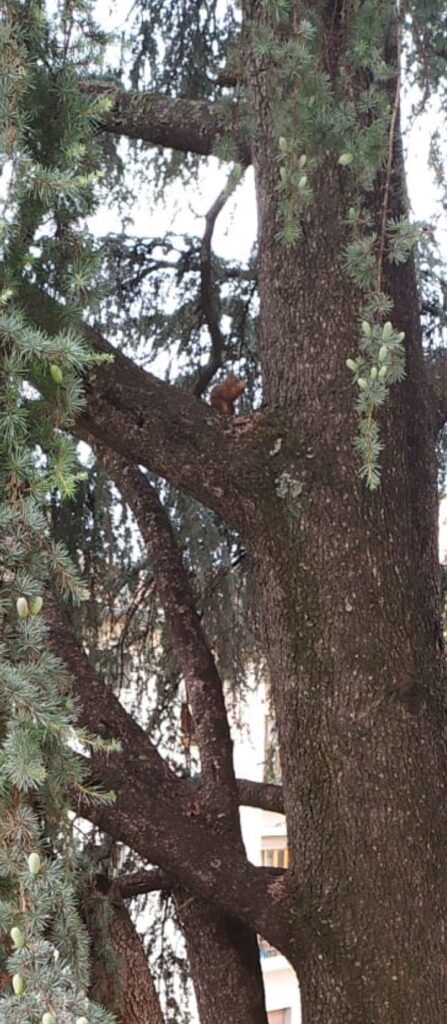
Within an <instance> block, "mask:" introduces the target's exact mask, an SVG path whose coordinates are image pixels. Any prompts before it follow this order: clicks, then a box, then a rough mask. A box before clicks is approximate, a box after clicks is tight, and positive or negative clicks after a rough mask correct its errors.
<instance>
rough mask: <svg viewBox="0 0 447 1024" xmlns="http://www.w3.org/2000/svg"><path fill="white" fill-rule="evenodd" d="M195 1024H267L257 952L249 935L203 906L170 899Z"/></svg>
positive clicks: (184, 898) (178, 897) (193, 900)
mask: <svg viewBox="0 0 447 1024" xmlns="http://www.w3.org/2000/svg"><path fill="white" fill-rule="evenodd" d="M176 906H177V914H178V917H179V921H180V924H181V928H182V931H183V934H184V936H185V940H186V947H187V951H188V959H189V964H190V967H191V975H192V980H193V984H194V991H195V994H196V999H197V1006H198V1010H199V1017H200V1024H230V1022H231V1024H237V1022H238V1021H243V1022H244V1024H267V1015H266V1010H265V1003H264V988H263V981H262V972H261V967H260V960H259V949H258V943H257V941H256V936H255V934H254V932H253V931H252V929H249V928H246V927H245V926H244V925H243V924H241V923H240V922H239V921H236V920H232V919H230V918H228V917H224V916H223V915H219V914H217V913H216V912H215V910H214V909H213V908H212V907H211V906H209V904H207V903H206V902H205V901H204V900H197V899H196V898H195V897H191V896H189V895H188V894H185V893H182V894H180V893H177V895H176Z"/></svg>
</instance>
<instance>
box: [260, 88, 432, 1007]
mask: <svg viewBox="0 0 447 1024" xmlns="http://www.w3.org/2000/svg"><path fill="white" fill-rule="evenodd" d="M261 93H262V88H260V89H259V94H258V99H259V95H260V94H261ZM258 107H259V124H260V129H259V132H258V136H257V149H256V159H255V163H256V179H257V194H258V210H259V222H260V223H259V230H260V236H259V242H260V254H259V284H260V295H261V318H260V319H261V339H260V340H261V359H262V371H263V379H264V381H265V389H266V399H267V403H268V409H267V416H269V415H270V416H271V422H272V425H273V424H274V423H275V422H276V423H278V424H280V429H279V430H278V436H280V437H281V442H282V447H281V453H282V454H281V457H282V458H283V462H282V472H283V475H282V484H283V489H282V496H281V494H280V493H279V491H280V488H279V486H278V485H279V484H280V483H281V477H280V478H279V479H278V478H277V481H276V496H275V497H273V495H271V496H270V497H269V496H268V495H266V496H265V499H264V502H263V503H260V504H259V512H258V516H257V521H256V523H255V524H254V526H255V528H254V529H253V533H252V537H251V546H252V550H253V549H254V550H255V553H256V562H257V568H258V578H259V583H260V593H261V605H262V614H263V622H264V632H265V641H266V651H267V657H268V666H269V673H270V678H271V681H272V686H273V693H274V701H275V707H276V713H277V718H278V727H279V736H280V749H281V762H282V771H283V779H284V801H285V808H286V814H287V822H288V833H289V843H290V852H291V859H292V866H291V872H290V878H289V880H288V886H289V891H290V893H293V892H294V891H295V890H296V893H297V900H298V899H299V898H300V897H299V896H298V892H301V890H302V889H303V888H304V890H305V891H306V892H307V894H308V896H309V900H310V907H311V919H312V922H313V923H312V925H311V926H310V927H309V944H308V951H307V956H306V957H305V959H303V957H302V956H299V957H298V956H297V954H296V952H295V953H294V950H293V941H292V944H291V946H292V948H290V949H287V950H284V951H285V952H286V954H287V955H288V956H289V958H290V959H291V961H292V963H293V964H294V966H295V968H296V970H297V974H298V977H299V980H300V986H301V993H302V1005H303V1021H304V1024H329V1022H331V1024H332V1022H334V1024H354V1022H355V1024H359V1022H360V1021H364V1022H365V1024H366V1022H367V1024H382V1022H383V1024H385V1022H386V1024H403V1022H404V1021H405V1022H406V1024H420V1022H421V1021H424V1022H427V1024H428V1022H430V1024H440V1021H441V1020H442V1019H443V1017H444V1015H445V1005H446V997H447V991H446V983H445V979H446V972H445V963H446V960H445V953H446V950H445V934H444V928H445V922H446V902H447V893H446V878H447V873H446V843H445V836H446V827H445V826H446V807H447V801H446V761H445V740H444V728H445V715H444V710H443V700H444V695H443V685H444V683H443V664H442V657H441V653H442V652H441V649H442V635H441V614H440V596H439V578H438V575H439V574H438V558H437V535H436V512H437V508H436V500H435V495H436V467H435V460H434V454H433V452H434V440H433V432H432V424H431V419H430V415H429V409H428V403H427V400H426V394H425V390H426V386H425V381H424V374H423V366H422V349H421V338H420V330H419V316H418V299H417V291H416V284H415V277H414V271H413V266H412V264H411V263H409V264H407V265H406V266H405V267H404V268H401V269H399V270H398V271H393V272H389V273H388V279H387V281H386V290H387V291H388V292H389V293H390V294H391V295H392V296H393V298H394V303H395V305H394V310H393V323H394V324H395V326H396V327H397V328H398V329H399V330H404V331H405V333H406V340H405V345H406V363H407V365H406V380H405V382H404V383H403V384H402V385H400V386H395V387H394V388H393V389H392V390H391V394H390V397H389V399H388V400H387V404H386V407H385V412H384V414H383V415H382V416H381V430H382V437H383V439H384V444H385V448H384V452H383V457H382V460H381V463H382V469H381V486H380V489H379V490H378V491H377V492H376V493H375V494H371V493H370V492H368V490H367V489H366V487H365V485H364V483H363V482H362V481H361V480H359V478H358V465H357V462H356V456H355V453H354V450H353V440H354V437H355V433H356V413H355V394H354V389H353V387H352V383H351V380H350V375H349V373H348V371H347V370H346V365H345V363H346V359H347V358H348V357H352V356H353V355H355V354H356V338H357V336H358V319H359V311H360V299H359V297H358V296H356V295H355V294H353V290H352V286H351V285H350V282H349V279H348V278H347V276H346V273H345V271H344V270H343V268H342V265H341V262H342V260H341V257H342V250H343V244H344V243H345V242H346V241H347V239H346V238H345V237H344V232H345V228H344V224H345V215H344V207H343V202H344V197H343V182H342V172H341V169H340V168H338V167H335V168H334V167H332V170H327V171H326V170H325V175H326V180H325V182H324V184H323V181H322V180H321V179H320V182H319V186H320V187H319V189H318V188H317V194H318V195H319V201H318V203H314V204H312V207H311V211H310V213H306V215H305V218H304V225H303V235H302V237H301V239H300V242H299V244H298V245H297V246H296V247H295V248H294V250H293V253H291V252H290V250H286V249H285V247H284V245H283V244H282V243H281V242H279V241H278V229H279V226H280V225H279V220H278V212H277V194H278V193H277V188H276V187H275V183H276V181H277V175H278V169H277V168H278V165H277V153H276V151H275V146H274V144H273V142H272V131H271V124H270V123H269V113H268V101H267V100H266V99H265V94H264V93H262V97H261V99H259V103H258ZM329 224H330V232H329V231H328V225H329ZM284 474H287V476H285V475H284Z"/></svg>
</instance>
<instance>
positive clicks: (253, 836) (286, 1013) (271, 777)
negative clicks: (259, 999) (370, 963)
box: [233, 683, 301, 1024]
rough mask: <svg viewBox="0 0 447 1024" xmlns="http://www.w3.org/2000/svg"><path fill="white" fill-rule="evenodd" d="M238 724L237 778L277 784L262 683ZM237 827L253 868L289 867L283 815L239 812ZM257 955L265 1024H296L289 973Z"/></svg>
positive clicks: (278, 960) (280, 962)
mask: <svg viewBox="0 0 447 1024" xmlns="http://www.w3.org/2000/svg"><path fill="white" fill-rule="evenodd" d="M242 719H243V720H242V723H240V722H239V723H238V726H237V727H236V728H235V729H234V732H233V740H234V747H235V749H234V756H235V767H236V775H237V776H238V777H240V778H246V779H253V780H254V781H256V782H263V781H270V782H274V781H276V782H278V781H279V779H280V764H279V758H278V746H277V743H276V737H275V731H274V728H273V725H272V719H271V716H270V709H269V699H268V689H267V686H266V685H265V684H264V683H261V685H260V686H257V687H256V689H255V690H254V691H253V693H252V694H251V695H248V696H247V697H244V705H243V711H242ZM241 822H242V832H243V836H244V842H245V846H246V849H247V855H248V857H249V858H250V860H251V861H252V862H253V864H258V865H262V864H263V865H265V866H271V867H287V866H288V850H287V833H286V824H285V818H284V815H282V814H272V813H270V812H269V811H261V810H257V809H256V808H253V807H243V808H242V809H241ZM260 955H261V965H262V971H263V976H264V987H265V998H266V1006H267V1013H268V1019H269V1024H300V1021H301V1012H300V998H299V988H298V982H297V979H296V975H295V972H294V970H293V969H292V967H291V966H290V964H289V963H288V961H287V960H286V958H285V957H284V956H282V954H281V953H278V952H277V950H276V949H274V948H273V947H272V946H270V945H269V943H268V942H266V941H265V940H264V939H263V938H262V937H260Z"/></svg>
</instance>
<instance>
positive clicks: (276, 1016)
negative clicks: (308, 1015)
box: [267, 1009, 290, 1024]
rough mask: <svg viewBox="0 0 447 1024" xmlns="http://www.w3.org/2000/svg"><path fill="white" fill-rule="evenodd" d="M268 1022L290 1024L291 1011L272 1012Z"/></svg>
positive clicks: (271, 1023) (268, 1016) (268, 1015)
mask: <svg viewBox="0 0 447 1024" xmlns="http://www.w3.org/2000/svg"><path fill="white" fill-rule="evenodd" d="M267 1020H268V1022H269V1024H289V1021H290V1009H287V1010H270V1013H268V1014H267Z"/></svg>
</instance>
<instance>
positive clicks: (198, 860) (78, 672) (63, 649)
mask: <svg viewBox="0 0 447 1024" xmlns="http://www.w3.org/2000/svg"><path fill="white" fill-rule="evenodd" d="M45 608H46V618H47V621H48V622H49V624H50V628H51V637H52V646H53V647H54V648H55V649H56V652H57V653H58V654H59V655H60V656H61V657H62V658H63V660H64V662H65V663H66V665H67V667H68V668H69V670H70V671H71V673H72V674H73V675H74V676H75V683H76V686H75V690H76V695H77V697H78V700H79V708H80V716H79V717H80V722H81V724H84V725H86V726H87V727H88V728H89V729H90V730H93V731H96V732H97V733H99V734H100V735H103V736H106V737H109V736H112V737H116V738H119V739H120V740H121V746H122V749H121V751H120V752H119V753H109V754H103V753H96V752H95V753H93V754H92V756H91V758H90V764H91V769H92V774H93V775H94V776H95V777H96V778H100V779H101V780H102V782H103V784H104V786H105V788H106V789H108V790H112V791H113V792H114V793H115V797H116V800H115V803H114V804H112V805H110V804H105V805H101V804H92V803H91V802H90V801H88V800H84V799H83V798H82V797H81V796H79V797H78V798H77V800H76V801H75V804H74V807H73V809H74V810H75V812H76V813H77V814H79V815H81V816H83V817H85V818H87V819H88V820H89V821H91V822H92V823H93V824H94V825H96V826H97V828H99V829H101V830H102V831H104V832H106V833H107V834H108V835H109V836H111V837H112V838H113V839H115V840H116V841H118V842H122V843H125V845H126V846H129V848H130V849H132V850H134V851H135V853H137V854H138V855H139V856H140V857H142V858H143V859H144V860H145V861H147V862H148V863H150V864H159V865H161V867H162V868H163V870H164V871H166V873H167V874H168V875H170V876H172V877H173V878H174V879H175V881H176V883H180V884H183V885H185V886H186V887H187V888H188V889H191V891H192V892H195V893H196V894H197V895H198V896H200V897H203V898H205V899H208V900H210V901H211V902H212V903H214V904H215V905H216V907H217V908H218V909H219V910H221V911H223V912H224V913H227V914H230V915H231V916H232V917H238V918H240V919H241V920H243V921H244V922H245V923H246V924H249V925H251V926H253V927H255V928H257V929H258V931H260V932H261V933H262V934H264V935H265V936H266V937H267V938H269V939H270V941H272V942H273V943H275V942H276V944H278V942H279V938H280V937H279V928H280V921H281V922H282V924H281V933H282V928H284V926H285V927H286V932H285V934H286V935H287V934H288V928H289V925H288V913H287V909H286V902H285V900H286V896H285V891H284V890H280V891H279V890H278V889H277V888H272V889H271V891H269V887H272V886H276V885H277V882H278V880H277V879H273V880H272V877H271V875H270V874H266V873H265V872H263V871H262V870H260V869H257V868H254V867H253V866H252V865H251V864H249V863H248V861H247V859H246V856H245V853H244V851H243V849H242V848H241V847H240V846H239V844H235V842H234V837H233V836H232V835H231V833H230V834H223V833H222V831H221V830H220V829H219V827H217V828H216V831H214V830H213V827H212V821H210V819H209V817H208V815H206V813H204V812H206V804H204V803H203V801H202V800H201V795H200V792H199V793H197V790H196V788H195V787H191V786H190V784H189V783H187V782H186V783H185V781H184V780H181V779H177V778H176V777H175V776H174V775H173V774H172V773H171V771H170V769H169V768H168V766H167V765H165V763H164V761H163V760H162V758H160V756H159V754H158V753H157V751H156V750H155V749H154V748H153V747H152V745H151V743H150V741H149V740H148V738H147V737H146V735H145V734H144V733H143V731H142V730H141V729H140V728H139V726H138V724H137V723H136V722H135V721H134V720H133V719H132V718H131V716H130V715H128V714H127V712H126V711H125V710H124V709H123V708H122V707H121V705H120V703H119V701H117V700H116V698H115V697H114V696H113V694H112V693H111V692H110V691H109V690H108V689H107V687H106V686H105V684H104V682H103V681H102V679H101V677H100V676H99V675H98V673H96V672H95V671H94V669H93V668H92V666H91V665H90V664H89V662H88V659H87V658H86V656H85V654H84V653H83V651H82V650H81V649H80V647H79V645H78V644H77V642H76V638H75V636H74V634H73V631H72V630H71V627H70V626H69V625H68V624H67V623H65V620H64V618H63V615H62V614H61V613H59V612H58V607H57V606H56V604H55V603H52V602H51V600H50V598H48V599H47V601H46V604H45ZM217 825H218V823H217ZM277 899H278V903H276V900H277ZM272 901H275V914H274V915H272V914H271V913H270V912H271V909H272ZM272 916H273V917H274V918H275V925H274V927H275V934H274V935H273V936H272V935H271V927H270V924H269V918H270V917H272ZM276 929H278V931H277V930H276ZM282 934H283V933H282Z"/></svg>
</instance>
